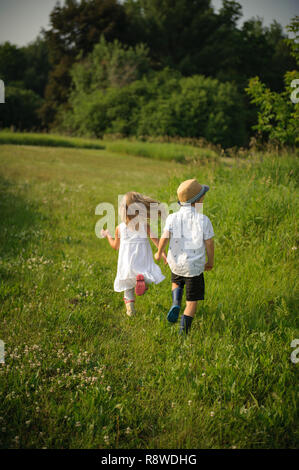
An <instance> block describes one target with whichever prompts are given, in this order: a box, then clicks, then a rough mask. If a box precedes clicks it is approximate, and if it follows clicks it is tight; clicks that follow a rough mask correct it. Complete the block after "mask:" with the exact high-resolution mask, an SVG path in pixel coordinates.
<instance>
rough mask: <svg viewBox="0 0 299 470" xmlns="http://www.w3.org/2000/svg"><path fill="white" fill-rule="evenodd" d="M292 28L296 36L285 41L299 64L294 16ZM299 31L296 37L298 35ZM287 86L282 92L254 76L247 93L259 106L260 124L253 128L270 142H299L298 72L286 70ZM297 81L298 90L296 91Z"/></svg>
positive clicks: (295, 19)
mask: <svg viewBox="0 0 299 470" xmlns="http://www.w3.org/2000/svg"><path fill="white" fill-rule="evenodd" d="M289 30H290V31H291V32H292V33H294V35H295V37H293V38H291V39H290V38H289V39H287V40H286V42H287V44H288V45H289V47H290V48H291V51H292V55H293V56H294V57H295V59H296V61H297V66H298V65H299V54H298V31H299V21H298V17H295V18H294V19H293V20H292V22H291V24H290V26H289ZM296 34H297V36H296ZM284 82H285V89H284V91H283V92H282V93H277V92H273V91H271V90H270V89H269V88H267V87H266V85H265V84H263V83H262V82H261V80H260V79H259V77H255V78H252V79H251V80H250V81H249V86H248V88H246V92H247V93H248V95H249V96H250V97H251V101H252V103H254V104H255V105H256V106H257V108H258V109H259V112H258V123H257V124H256V125H255V126H254V127H253V128H254V129H256V130H257V131H258V132H259V133H260V134H262V135H264V136H266V137H267V138H269V139H270V141H273V142H277V143H279V144H286V145H298V144H299V128H298V119H299V103H298V91H297V90H298V83H299V75H298V71H297V70H294V71H291V72H287V73H286V74H285V77H284ZM294 84H295V85H296V86H297V90H294V88H293V86H294Z"/></svg>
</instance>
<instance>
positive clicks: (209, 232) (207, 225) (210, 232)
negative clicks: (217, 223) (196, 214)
mask: <svg viewBox="0 0 299 470" xmlns="http://www.w3.org/2000/svg"><path fill="white" fill-rule="evenodd" d="M214 236H215V233H214V229H213V225H212V222H211V221H210V219H209V217H207V216H206V217H205V221H204V227H203V239H204V240H208V239H209V238H213V237H214Z"/></svg>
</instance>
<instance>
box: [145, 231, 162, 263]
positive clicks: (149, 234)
mask: <svg viewBox="0 0 299 470" xmlns="http://www.w3.org/2000/svg"><path fill="white" fill-rule="evenodd" d="M146 230H147V234H148V236H149V237H150V239H151V240H152V242H153V244H154V245H155V246H156V247H157V248H159V238H157V237H155V235H153V234H152V232H151V229H150V226H149V224H147V226H146ZM161 256H162V258H163V259H164V263H165V264H167V256H166V254H165V253H164V250H163V252H162V253H161V255H160V258H161ZM160 258H159V259H160ZM155 259H157V258H156V255H155Z"/></svg>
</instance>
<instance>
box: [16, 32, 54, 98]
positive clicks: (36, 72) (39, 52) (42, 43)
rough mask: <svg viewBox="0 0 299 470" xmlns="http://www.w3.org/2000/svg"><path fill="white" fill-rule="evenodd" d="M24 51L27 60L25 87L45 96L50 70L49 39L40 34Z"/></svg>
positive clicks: (24, 77)
mask: <svg viewBox="0 0 299 470" xmlns="http://www.w3.org/2000/svg"><path fill="white" fill-rule="evenodd" d="M22 51H23V54H24V57H25V62H26V65H25V69H24V71H23V77H22V79H23V82H24V85H25V88H27V89H30V90H33V91H34V92H35V93H37V94H38V95H40V96H42V97H43V96H44V92H45V87H46V84H47V81H48V75H49V72H50V63H49V51H48V45H47V41H46V40H45V38H44V37H43V36H42V35H40V36H38V37H37V38H36V40H35V41H33V42H31V43H30V44H28V45H27V46H25V47H23V48H22Z"/></svg>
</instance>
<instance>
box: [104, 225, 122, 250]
mask: <svg viewBox="0 0 299 470" xmlns="http://www.w3.org/2000/svg"><path fill="white" fill-rule="evenodd" d="M101 234H102V237H104V238H107V240H108V243H109V245H110V246H111V248H113V249H114V250H118V249H119V245H120V238H119V232H118V227H116V229H115V237H114V238H113V237H112V236H111V235H110V233H109V231H108V230H102V231H101Z"/></svg>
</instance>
